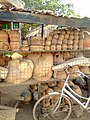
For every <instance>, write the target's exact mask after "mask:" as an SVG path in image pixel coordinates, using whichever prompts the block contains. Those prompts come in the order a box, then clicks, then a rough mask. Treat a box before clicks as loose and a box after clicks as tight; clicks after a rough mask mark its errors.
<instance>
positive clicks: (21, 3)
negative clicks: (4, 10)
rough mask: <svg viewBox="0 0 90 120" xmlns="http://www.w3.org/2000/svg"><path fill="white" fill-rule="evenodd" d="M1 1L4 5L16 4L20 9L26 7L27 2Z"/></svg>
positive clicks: (20, 0) (19, 0)
mask: <svg viewBox="0 0 90 120" xmlns="http://www.w3.org/2000/svg"><path fill="white" fill-rule="evenodd" d="M0 3H1V4H2V5H4V6H8V7H11V6H14V7H16V8H18V9H20V8H22V9H24V6H25V3H24V2H23V1H22V0H0Z"/></svg>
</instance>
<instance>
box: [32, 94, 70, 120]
mask: <svg viewBox="0 0 90 120" xmlns="http://www.w3.org/2000/svg"><path fill="white" fill-rule="evenodd" d="M59 98H60V94H50V95H45V96H42V97H41V98H40V99H39V100H38V101H37V102H36V103H35V105H34V108H33V118H34V120H67V119H68V118H69V116H70V114H71V102H70V101H69V99H68V98H67V97H65V96H62V99H61V104H60V105H59V108H58V109H57V110H56V112H54V110H55V108H56V106H55V105H56V103H57V102H58V100H59Z"/></svg>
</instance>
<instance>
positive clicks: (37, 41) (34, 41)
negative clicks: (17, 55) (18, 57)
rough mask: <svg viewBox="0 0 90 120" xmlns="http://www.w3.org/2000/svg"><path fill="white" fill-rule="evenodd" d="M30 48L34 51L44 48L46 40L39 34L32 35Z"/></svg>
mask: <svg viewBox="0 0 90 120" xmlns="http://www.w3.org/2000/svg"><path fill="white" fill-rule="evenodd" d="M30 50H32V51H34V50H35V51H40V50H41V51H42V50H44V40H43V39H42V38H41V37H39V36H35V37H32V38H31V39H30Z"/></svg>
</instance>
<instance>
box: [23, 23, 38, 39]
mask: <svg viewBox="0 0 90 120" xmlns="http://www.w3.org/2000/svg"><path fill="white" fill-rule="evenodd" d="M38 26H39V24H37V23H31V24H26V23H22V24H21V32H22V39H24V38H25V36H26V35H27V33H28V32H29V28H31V29H34V28H36V27H38Z"/></svg>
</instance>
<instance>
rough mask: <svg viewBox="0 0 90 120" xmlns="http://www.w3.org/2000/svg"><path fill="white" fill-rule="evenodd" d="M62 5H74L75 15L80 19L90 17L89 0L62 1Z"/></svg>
mask: <svg viewBox="0 0 90 120" xmlns="http://www.w3.org/2000/svg"><path fill="white" fill-rule="evenodd" d="M63 3H72V4H74V9H75V11H76V13H79V14H80V16H82V17H90V0H63Z"/></svg>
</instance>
